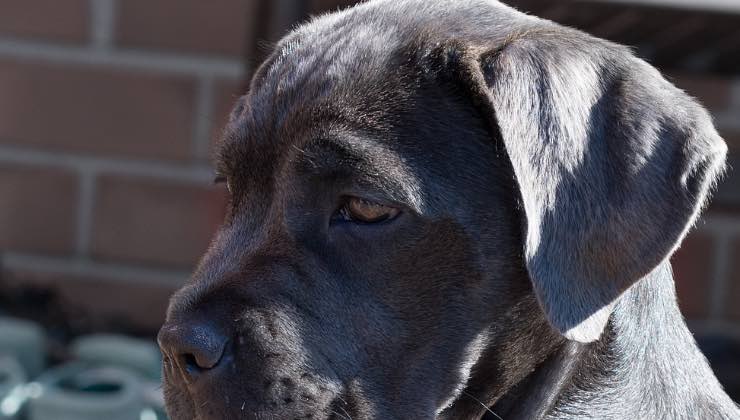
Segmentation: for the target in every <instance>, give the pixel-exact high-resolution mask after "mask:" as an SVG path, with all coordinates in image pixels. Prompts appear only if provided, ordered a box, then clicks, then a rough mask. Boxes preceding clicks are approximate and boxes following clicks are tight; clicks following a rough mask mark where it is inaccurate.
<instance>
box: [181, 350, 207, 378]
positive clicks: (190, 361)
mask: <svg viewBox="0 0 740 420" xmlns="http://www.w3.org/2000/svg"><path fill="white" fill-rule="evenodd" d="M182 358H183V365H184V366H185V369H186V370H187V371H188V373H190V374H191V375H193V374H196V373H199V372H200V371H201V370H203V369H209V368H206V367H202V366H200V365H198V361H197V360H196V359H195V356H193V355H192V354H185V355H183V356H182Z"/></svg>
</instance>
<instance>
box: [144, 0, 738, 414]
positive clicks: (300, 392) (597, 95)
mask: <svg viewBox="0 0 740 420" xmlns="http://www.w3.org/2000/svg"><path fill="white" fill-rule="evenodd" d="M725 153H726V146H725V144H724V142H723V141H722V139H721V138H720V137H719V136H718V134H717V132H716V131H715V130H714V128H713V126H712V123H711V120H710V118H709V116H708V114H707V113H706V111H705V110H704V109H703V108H702V107H701V106H700V105H698V104H697V103H696V102H695V101H694V100H693V99H691V98H690V97H688V96H687V95H686V94H685V93H684V92H682V91H680V90H678V89H676V88H675V87H674V86H672V85H671V84H670V83H669V82H667V81H666V80H665V79H663V77H662V76H661V75H660V74H659V73H658V72H657V71H656V70H654V69H653V68H652V67H650V66H649V65H648V64H646V63H645V62H643V61H641V60H639V59H637V58H635V57H634V56H633V55H632V54H631V53H630V51H629V50H628V49H627V48H625V47H622V46H619V45H615V44H612V43H609V42H607V41H603V40H600V39H596V38H593V37H591V36H589V35H587V34H585V33H582V32H579V31H576V30H573V29H568V28H564V27H561V26H558V25H556V24H554V23H551V22H549V21H545V20H541V19H538V18H536V17H532V16H527V15H524V14H522V13H519V12H517V11H515V10H513V9H511V8H509V7H507V6H505V5H503V4H500V3H498V2H496V1H493V0H488V1H487V0H471V1H453V0H447V1H445V0H434V1H427V0H392V1H391V0H389V1H384V0H375V1H370V2H368V3H364V4H361V5H359V6H356V7H354V8H351V9H347V10H344V11H341V12H338V13H333V14H328V15H325V16H321V17H318V18H315V19H313V20H312V21H311V22H309V23H307V24H305V25H303V26H301V27H298V28H297V29H295V30H294V31H293V32H291V33H290V34H289V35H288V36H286V37H285V38H284V39H283V40H282V41H281V42H280V43H279V44H278V45H277V46H276V48H275V51H274V52H273V53H272V55H271V56H270V57H269V58H268V59H267V60H266V61H265V63H264V64H262V66H261V67H260V68H259V70H258V71H257V72H256V74H255V76H254V79H253V80H252V83H251V86H250V88H249V91H248V93H247V94H246V95H245V96H244V97H243V98H241V99H240V100H239V103H238V104H237V105H236V107H235V109H234V111H233V113H232V116H231V120H230V122H229V125H228V127H227V129H226V132H225V135H224V139H223V143H222V145H221V146H220V153H219V156H220V157H219V162H218V171H219V177H220V178H221V179H223V180H224V181H225V182H226V183H227V184H228V188H229V191H230V205H229V212H228V215H227V217H226V220H225V221H224V224H223V226H222V228H221V229H220V231H219V233H218V234H217V235H216V237H215V238H214V240H213V243H212V245H211V247H210V249H209V250H208V252H207V253H206V255H205V256H204V257H203V259H202V261H201V263H200V265H199V267H198V269H197V270H196V272H195V273H194V275H193V277H192V280H191V281H190V283H189V284H188V285H187V286H185V287H184V288H183V289H181V290H180V291H179V292H177V293H176V294H175V296H174V297H173V298H172V301H171V305H170V308H169V311H168V318H167V322H166V324H165V325H164V326H163V327H162V330H161V332H160V335H159V341H160V345H161V347H162V349H163V352H164V354H165V363H164V374H165V392H166V399H167V406H168V411H169V413H170V415H171V417H172V418H174V419H177V420H179V419H203V420H206V419H237V418H244V419H317V420H321V419H337V420H338V419H354V420H359V419H440V420H442V419H480V418H481V417H482V416H485V415H490V416H493V414H490V413H491V412H493V413H495V416H498V417H500V418H503V419H506V420H509V419H587V418H588V419H679V418H685V419H720V418H722V419H730V418H740V414H739V413H738V410H737V408H736V406H735V405H734V404H733V403H732V401H730V399H729V398H728V397H727V396H726V395H725V394H724V392H723V391H722V389H721V387H720V386H719V384H718V383H717V381H716V379H715V378H714V376H713V374H712V372H711V370H710V368H709V366H708V365H707V363H706V361H705V359H704V357H703V356H702V355H701V353H700V352H699V351H698V350H697V347H696V345H695V343H694V341H693V338H692V336H691V334H690V333H689V331H688V330H687V328H686V326H685V324H684V321H683V319H682V317H681V314H680V313H679V311H678V307H677V304H676V298H675V294H674V285H673V279H672V274H671V268H670V265H669V262H668V258H669V257H670V255H671V254H672V253H673V251H674V250H675V249H676V248H677V247H678V246H679V245H680V243H681V240H682V239H683V237H684V236H685V235H686V233H687V230H688V229H690V227H691V226H692V224H693V223H694V221H695V220H696V218H697V214H698V212H699V210H700V208H701V207H702V206H703V205H704V204H705V200H706V199H707V195H708V193H709V190H710V189H711V188H712V186H713V184H714V183H715V182H716V180H717V178H718V177H719V175H720V174H721V172H722V171H723V166H724V159H725Z"/></svg>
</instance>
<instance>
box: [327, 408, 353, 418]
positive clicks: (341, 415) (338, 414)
mask: <svg viewBox="0 0 740 420" xmlns="http://www.w3.org/2000/svg"><path fill="white" fill-rule="evenodd" d="M329 411H331V412H332V413H333V414H336V415H337V416H339V417H341V418H343V419H346V418H347V417H345V416H344V414H342V413H338V412H336V411H334V410H331V409H329ZM349 420H352V417H350V418H349Z"/></svg>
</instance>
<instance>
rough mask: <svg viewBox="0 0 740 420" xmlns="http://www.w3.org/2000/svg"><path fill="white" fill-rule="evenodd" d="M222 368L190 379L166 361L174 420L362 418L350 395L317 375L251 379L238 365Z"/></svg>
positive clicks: (166, 387) (169, 406)
mask: <svg viewBox="0 0 740 420" xmlns="http://www.w3.org/2000/svg"><path fill="white" fill-rule="evenodd" d="M224 368H225V369H223V370H224V371H223V372H213V373H217V374H223V375H219V376H216V375H214V376H213V377H204V378H197V379H195V380H192V379H190V380H187V381H186V380H183V378H182V377H181V376H179V375H178V372H177V371H173V370H171V369H168V368H167V366H166V365H165V377H164V391H165V401H166V405H167V411H168V414H169V415H170V417H171V418H172V419H174V420H216V419H224V418H240V419H254V420H262V419H312V420H348V419H357V418H358V416H357V414H356V410H355V409H354V408H353V407H352V404H351V403H350V401H349V400H350V398H349V397H347V396H343V395H342V394H341V391H340V390H338V389H337V387H335V386H331V385H328V384H325V383H324V382H323V381H321V380H317V379H316V378H315V376H314V375H311V374H307V373H305V374H301V375H298V377H289V376H279V375H274V376H273V377H274V378H275V379H271V378H270V377H265V378H263V379H261V380H254V378H252V380H251V381H250V380H249V378H248V377H247V375H242V374H240V373H239V372H238V371H237V370H236V368H232V367H230V366H224ZM232 369H233V372H232ZM209 373H210V372H209ZM201 379H202V380H201ZM247 382H249V383H247Z"/></svg>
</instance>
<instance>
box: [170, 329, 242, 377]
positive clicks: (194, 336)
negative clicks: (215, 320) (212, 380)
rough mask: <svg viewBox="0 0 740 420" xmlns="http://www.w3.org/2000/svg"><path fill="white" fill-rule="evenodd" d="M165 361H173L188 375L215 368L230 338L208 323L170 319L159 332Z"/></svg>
mask: <svg viewBox="0 0 740 420" xmlns="http://www.w3.org/2000/svg"><path fill="white" fill-rule="evenodd" d="M157 341H158V342H159V347H160V348H161V349H162V353H163V354H164V355H165V358H166V359H169V360H166V362H165V363H173V364H174V366H173V367H175V368H177V369H179V370H180V371H181V372H182V374H183V375H184V376H185V378H186V379H194V378H195V377H197V376H199V375H201V374H204V373H206V372H208V371H209V370H212V369H213V368H215V367H216V366H218V364H219V363H220V362H221V361H222V360H223V358H224V352H225V349H226V344H227V341H228V340H227V338H226V337H224V336H223V335H222V334H221V333H220V332H219V331H218V329H217V328H215V327H214V326H212V325H209V324H207V323H199V322H183V323H168V324H165V325H164V326H162V328H161V329H160V330H159V334H158V335H157Z"/></svg>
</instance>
